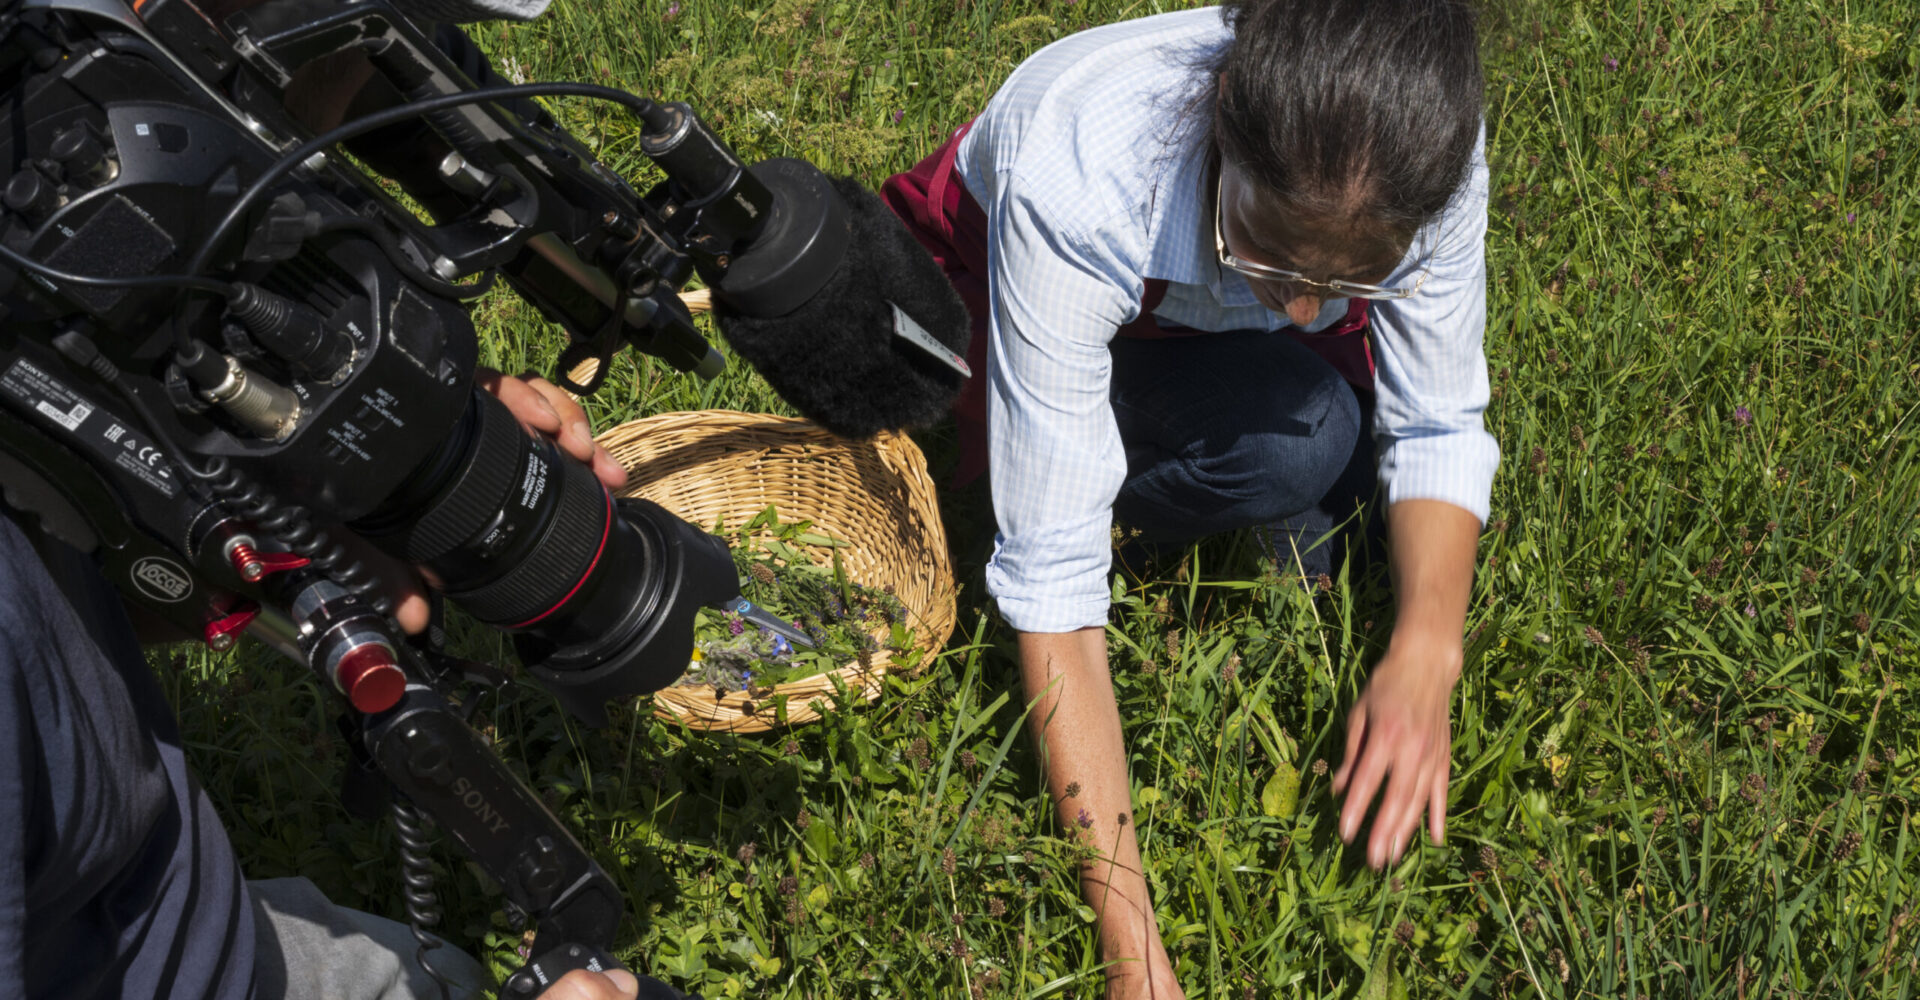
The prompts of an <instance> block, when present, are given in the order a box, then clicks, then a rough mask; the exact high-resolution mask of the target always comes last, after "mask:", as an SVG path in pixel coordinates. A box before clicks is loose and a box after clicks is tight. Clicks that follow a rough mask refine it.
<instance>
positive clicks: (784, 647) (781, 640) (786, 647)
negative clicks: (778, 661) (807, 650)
mask: <svg viewBox="0 0 1920 1000" xmlns="http://www.w3.org/2000/svg"><path fill="white" fill-rule="evenodd" d="M773 655H775V656H791V655H793V644H792V643H789V642H788V641H787V637H786V636H784V635H781V634H780V633H778V632H775V633H774V634H773Z"/></svg>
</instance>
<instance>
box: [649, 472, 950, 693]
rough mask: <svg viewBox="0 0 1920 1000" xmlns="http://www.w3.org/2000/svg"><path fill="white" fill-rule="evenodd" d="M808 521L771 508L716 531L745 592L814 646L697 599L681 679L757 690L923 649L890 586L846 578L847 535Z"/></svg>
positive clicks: (685, 683)
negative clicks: (823, 553) (824, 554)
mask: <svg viewBox="0 0 1920 1000" xmlns="http://www.w3.org/2000/svg"><path fill="white" fill-rule="evenodd" d="M812 528H813V522H811V521H804V520H803V521H793V522H782V521H781V520H780V517H779V512H778V511H777V510H776V509H775V508H773V507H768V508H767V509H766V510H763V511H761V512H760V513H759V514H757V515H755V516H754V517H753V518H752V519H751V520H749V521H747V522H746V523H745V524H742V525H741V526H740V528H739V529H738V530H736V531H733V532H716V534H720V535H721V536H722V537H725V538H726V539H727V542H728V545H729V546H730V547H731V549H732V551H733V562H734V566H735V568H736V569H737V570H738V571H739V574H740V593H741V595H742V596H744V597H745V598H746V599H747V600H749V601H751V602H753V604H755V605H757V606H758V607H760V608H761V609H763V610H765V611H768V612H771V613H772V614H774V615H776V616H778V617H780V618H781V619H783V620H785V621H786V622H788V623H790V624H792V625H793V626H794V627H795V628H797V629H798V630H799V631H800V632H801V633H803V634H804V635H806V637H807V638H808V639H810V640H812V641H813V644H814V648H812V649H807V648H805V647H803V646H799V645H796V644H795V643H792V642H789V641H787V639H786V637H785V636H782V635H780V634H779V633H778V632H776V631H774V630H773V629H770V628H767V627H765V626H762V625H757V624H755V623H754V622H752V621H751V620H749V619H747V618H744V617H742V616H741V615H739V614H737V613H735V612H732V611H723V610H720V609H716V608H702V609H701V610H700V611H699V613H698V614H697V615H696V616H695V617H694V652H693V662H691V663H689V664H688V665H687V672H686V674H685V675H684V676H682V677H681V678H680V681H679V684H680V685H682V686H688V687H710V688H713V689H714V693H715V695H716V696H718V695H721V694H723V693H725V692H730V691H760V690H765V689H771V688H773V687H774V686H775V685H778V684H782V683H785V682H787V681H797V680H800V679H802V678H805V677H811V676H813V675H815V674H822V673H826V672H828V671H831V670H837V669H839V668H841V667H843V666H847V665H848V664H859V665H861V666H864V667H868V668H872V667H874V666H876V665H878V664H880V663H884V662H885V661H886V660H889V659H891V660H896V661H905V660H907V659H908V658H917V657H918V656H919V652H918V650H916V649H915V648H914V643H913V634H912V632H911V630H910V629H908V627H907V620H906V618H907V613H906V608H905V607H904V606H903V605H902V604H901V603H900V599H899V598H898V597H895V596H894V594H893V593H892V590H891V588H875V587H867V586H863V585H861V584H859V583H855V582H854V581H852V580H850V579H848V578H847V574H846V571H845V568H844V567H843V566H842V565H841V561H840V550H841V549H842V548H843V547H844V546H845V543H844V542H841V541H839V540H837V539H833V538H829V537H827V536H825V535H822V534H819V533H817V532H814V531H813V530H812ZM809 549H813V550H819V549H826V550H828V551H830V552H831V553H832V564H831V565H830V566H821V565H820V564H819V563H818V562H816V561H815V559H814V558H813V557H812V556H811V555H810V554H809V551H808V550H809Z"/></svg>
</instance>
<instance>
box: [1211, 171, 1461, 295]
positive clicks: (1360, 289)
mask: <svg viewBox="0 0 1920 1000" xmlns="http://www.w3.org/2000/svg"><path fill="white" fill-rule="evenodd" d="M1221 185H1222V180H1221V177H1220V175H1219V174H1218V173H1216V174H1215V175H1214V181H1213V251H1214V253H1215V254H1216V255H1217V256H1218V257H1219V258H1220V266H1221V267H1224V268H1226V269H1227V270H1229V271H1233V272H1234V273H1236V274H1243V275H1246V276H1247V277H1249V278H1256V279H1258V280H1260V281H1284V282H1288V283H1290V284H1298V285H1306V286H1307V287H1309V288H1324V289H1326V290H1327V291H1329V292H1332V293H1333V295H1334V297H1335V298H1344V299H1375V300H1379V299H1410V298H1412V297H1413V296H1414V293H1416V292H1418V291H1420V286H1421V285H1424V284H1426V283H1427V276H1428V275H1429V274H1431V273H1432V272H1431V271H1421V272H1420V278H1419V280H1418V281H1415V282H1414V283H1413V287H1412V288H1384V287H1382V286H1380V285H1368V284H1362V283H1361V282H1358V281H1316V280H1314V279H1312V278H1309V277H1307V276H1306V275H1304V274H1301V273H1300V272H1298V271H1289V270H1286V269H1285V268H1279V267H1268V266H1267V265H1265V264H1254V263H1251V262H1249V261H1244V260H1241V259H1240V258H1238V257H1235V256H1234V255H1232V254H1230V253H1228V252H1227V238H1226V237H1225V236H1224V235H1222V234H1221V228H1220V221H1221V217H1222V213H1223V212H1224V211H1225V209H1224V208H1222V207H1221V204H1220V191H1221Z"/></svg>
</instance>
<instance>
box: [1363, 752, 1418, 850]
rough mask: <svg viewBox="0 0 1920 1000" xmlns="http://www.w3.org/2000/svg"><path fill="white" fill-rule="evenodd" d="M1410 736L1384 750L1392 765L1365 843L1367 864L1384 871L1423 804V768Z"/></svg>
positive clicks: (1404, 841)
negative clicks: (1389, 755) (1371, 833)
mask: <svg viewBox="0 0 1920 1000" xmlns="http://www.w3.org/2000/svg"><path fill="white" fill-rule="evenodd" d="M1410 737H1411V734H1409V736H1408V737H1403V738H1402V739H1401V740H1400V741H1399V745H1397V746H1395V747H1392V748H1390V749H1388V750H1387V752H1388V753H1390V754H1391V755H1392V756H1391V759H1392V761H1393V764H1392V765H1391V768H1390V770H1389V772H1388V776H1387V791H1386V794H1385V795H1383V796H1381V800H1380V809H1379V811H1378V812H1377V813H1375V814H1374V820H1373V836H1372V837H1370V838H1368V844H1367V863H1368V864H1370V865H1372V866H1373V867H1374V868H1385V867H1386V866H1387V865H1388V864H1390V863H1392V862H1394V861H1396V860H1398V859H1399V857H1400V855H1401V854H1402V853H1404V852H1405V851H1406V848H1407V840H1408V838H1409V837H1411V836H1412V834H1413V831H1414V829H1415V828H1416V827H1417V826H1418V825H1419V823H1420V813H1421V811H1422V808H1421V807H1422V806H1424V805H1425V804H1426V796H1427V787H1426V776H1427V769H1426V767H1424V766H1423V764H1424V762H1423V761H1421V759H1420V748H1419V747H1418V746H1417V745H1416V744H1415V742H1414V740H1413V739H1412V738H1410Z"/></svg>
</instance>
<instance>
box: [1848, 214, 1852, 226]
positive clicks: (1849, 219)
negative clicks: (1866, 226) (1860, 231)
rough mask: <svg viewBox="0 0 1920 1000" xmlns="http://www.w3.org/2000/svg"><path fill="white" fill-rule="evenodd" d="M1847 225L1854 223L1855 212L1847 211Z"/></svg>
mask: <svg viewBox="0 0 1920 1000" xmlns="http://www.w3.org/2000/svg"><path fill="white" fill-rule="evenodd" d="M1847 225H1849V226H1851V225H1853V213H1852V212H1848V213H1847Z"/></svg>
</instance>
